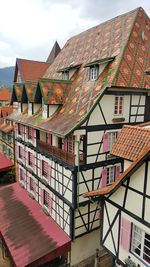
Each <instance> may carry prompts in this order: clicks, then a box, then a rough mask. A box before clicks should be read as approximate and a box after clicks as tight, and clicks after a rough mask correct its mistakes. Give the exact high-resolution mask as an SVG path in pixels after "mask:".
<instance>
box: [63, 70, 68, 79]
mask: <svg viewBox="0 0 150 267" xmlns="http://www.w3.org/2000/svg"><path fill="white" fill-rule="evenodd" d="M62 79H63V80H69V71H63V72H62Z"/></svg>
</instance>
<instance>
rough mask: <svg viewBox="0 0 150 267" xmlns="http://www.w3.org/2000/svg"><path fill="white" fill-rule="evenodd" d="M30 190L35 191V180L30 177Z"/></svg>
mask: <svg viewBox="0 0 150 267" xmlns="http://www.w3.org/2000/svg"><path fill="white" fill-rule="evenodd" d="M30 191H34V180H33V179H32V178H31V177H30Z"/></svg>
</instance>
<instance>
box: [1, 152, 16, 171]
mask: <svg viewBox="0 0 150 267" xmlns="http://www.w3.org/2000/svg"><path fill="white" fill-rule="evenodd" d="M13 165H14V164H13V162H12V161H11V160H10V159H8V158H7V157H6V156H4V155H3V154H0V172H4V171H8V170H10V169H11V168H12V166H13Z"/></svg>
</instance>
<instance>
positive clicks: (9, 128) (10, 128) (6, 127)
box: [0, 123, 14, 133]
mask: <svg viewBox="0 0 150 267" xmlns="http://www.w3.org/2000/svg"><path fill="white" fill-rule="evenodd" d="M13 129H14V126H12V125H10V124H8V123H3V124H1V125H0V130H1V131H2V132H4V133H9V132H11V131H13Z"/></svg>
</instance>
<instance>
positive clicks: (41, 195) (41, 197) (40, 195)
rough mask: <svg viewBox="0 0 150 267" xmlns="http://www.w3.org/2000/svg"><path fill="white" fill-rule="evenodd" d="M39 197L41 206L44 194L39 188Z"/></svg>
mask: <svg viewBox="0 0 150 267" xmlns="http://www.w3.org/2000/svg"><path fill="white" fill-rule="evenodd" d="M39 197H40V199H41V205H43V203H44V192H43V189H42V188H41V187H39Z"/></svg>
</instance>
